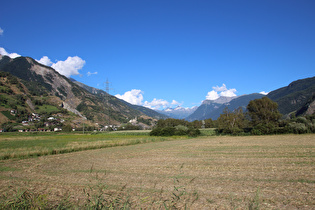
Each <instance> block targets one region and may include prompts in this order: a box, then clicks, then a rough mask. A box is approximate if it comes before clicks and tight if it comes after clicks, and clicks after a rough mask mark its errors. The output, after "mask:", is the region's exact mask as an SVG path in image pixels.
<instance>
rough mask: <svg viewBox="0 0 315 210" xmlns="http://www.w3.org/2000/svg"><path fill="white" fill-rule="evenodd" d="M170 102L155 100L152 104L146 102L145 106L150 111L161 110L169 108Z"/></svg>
mask: <svg viewBox="0 0 315 210" xmlns="http://www.w3.org/2000/svg"><path fill="white" fill-rule="evenodd" d="M169 104H170V103H169V102H168V101H166V100H164V99H156V98H154V99H153V100H152V101H151V102H148V101H145V102H144V104H143V106H144V107H147V108H150V109H161V108H166V107H168V106H169Z"/></svg>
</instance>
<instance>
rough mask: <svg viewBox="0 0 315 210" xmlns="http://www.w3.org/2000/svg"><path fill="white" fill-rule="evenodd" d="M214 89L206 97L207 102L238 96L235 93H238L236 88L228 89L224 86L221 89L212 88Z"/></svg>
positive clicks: (217, 87)
mask: <svg viewBox="0 0 315 210" xmlns="http://www.w3.org/2000/svg"><path fill="white" fill-rule="evenodd" d="M212 89H213V90H211V91H210V92H208V94H207V96H206V99H207V100H216V99H218V98H219V97H220V96H226V97H233V96H236V94H235V93H236V92H237V91H236V89H235V88H232V89H227V87H226V85H225V84H222V86H221V87H219V86H215V87H212Z"/></svg>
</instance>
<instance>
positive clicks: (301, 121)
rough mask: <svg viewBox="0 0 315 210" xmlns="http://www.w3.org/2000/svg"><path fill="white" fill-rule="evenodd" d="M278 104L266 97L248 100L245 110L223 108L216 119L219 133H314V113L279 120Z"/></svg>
mask: <svg viewBox="0 0 315 210" xmlns="http://www.w3.org/2000/svg"><path fill="white" fill-rule="evenodd" d="M281 118H282V115H281V114H280V112H279V111H278V104H277V103H276V102H273V101H272V100H270V99H269V98H267V97H263V98H261V99H256V100H253V101H250V102H249V104H248V105H247V112H246V113H244V112H243V110H242V109H241V108H239V109H236V110H234V111H229V110H228V109H225V110H224V112H223V114H221V115H220V117H219V118H218V119H217V133H219V134H232V135H241V134H246V133H247V134H253V135H263V134H282V133H314V132H315V115H311V116H306V117H297V118H295V117H294V118H292V119H287V120H281Z"/></svg>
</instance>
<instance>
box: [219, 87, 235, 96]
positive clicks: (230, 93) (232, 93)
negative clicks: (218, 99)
mask: <svg viewBox="0 0 315 210" xmlns="http://www.w3.org/2000/svg"><path fill="white" fill-rule="evenodd" d="M235 92H236V89H235V88H233V89H229V90H226V91H223V92H221V93H220V96H226V97H233V96H236V94H235Z"/></svg>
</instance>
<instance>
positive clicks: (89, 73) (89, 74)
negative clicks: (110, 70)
mask: <svg viewBox="0 0 315 210" xmlns="http://www.w3.org/2000/svg"><path fill="white" fill-rule="evenodd" d="M92 74H98V72H97V71H96V72H93V73H91V72H88V73H87V75H88V77H89V76H91V75H92Z"/></svg>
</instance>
